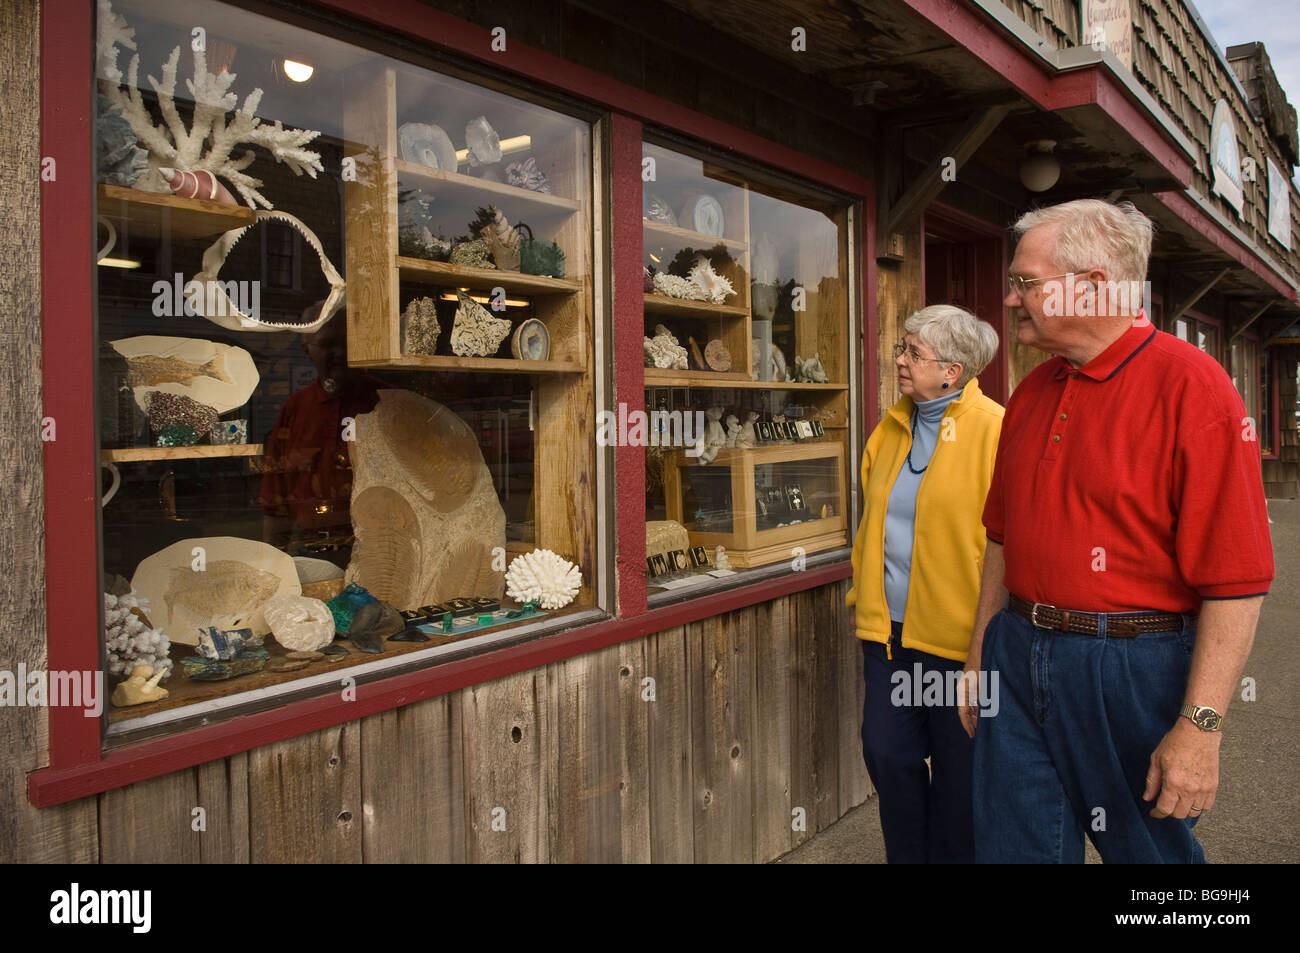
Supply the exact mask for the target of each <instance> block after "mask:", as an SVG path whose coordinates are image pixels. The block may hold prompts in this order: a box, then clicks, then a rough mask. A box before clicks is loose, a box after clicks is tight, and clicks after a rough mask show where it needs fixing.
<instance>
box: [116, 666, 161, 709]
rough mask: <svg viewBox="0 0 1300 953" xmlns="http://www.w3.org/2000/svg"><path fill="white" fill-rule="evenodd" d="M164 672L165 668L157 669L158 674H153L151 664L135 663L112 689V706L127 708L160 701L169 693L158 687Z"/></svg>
mask: <svg viewBox="0 0 1300 953" xmlns="http://www.w3.org/2000/svg"><path fill="white" fill-rule="evenodd" d="M166 674H167V669H165V668H160V669H158V674H157V675H154V673H153V666H152V665H137V666H136V667H135V668H133V669H131V675H130V677H129V678H127V680H126V681H124V682H122V683H121V684H120V685H118V686H117V688H115V689H113V698H112V702H113V704H114V706H116V707H117V708H128V707H130V706H131V705H143V704H145V703H146V702H158V701H162V700H163V699H164V698H166V697H167V696H168V694H170V693H169V692H168V691H167V689H165V688H159V687H158V683H159V682H160V681H162V678H163V676H164V675H166ZM151 676H152V677H151Z"/></svg>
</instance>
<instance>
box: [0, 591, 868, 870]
mask: <svg viewBox="0 0 1300 953" xmlns="http://www.w3.org/2000/svg"><path fill="white" fill-rule="evenodd" d="M847 586H848V582H847V581H845V582H840V583H836V584H834V585H829V586H823V587H821V588H819V589H815V590H810V591H808V592H804V593H798V594H795V595H793V596H789V597H786V598H782V599H776V600H773V601H771V602H767V603H763V604H760V605H757V606H752V607H750V608H747V609H743V610H740V611H737V612H732V613H729V614H726V615H722V616H715V617H713V618H710V619H705V620H703V621H700V622H697V623H692V624H690V625H687V626H684V627H679V628H674V629H669V630H667V631H665V632H660V633H657V634H655V635H652V636H648V637H646V638H643V639H638V640H636V641H633V642H629V643H625V644H623V645H616V646H611V647H610V648H607V649H602V650H600V651H597V652H591V653H589V654H587V655H583V656H579V657H577V658H572V659H567V660H565V661H563V662H556V663H554V664H552V665H548V666H546V667H545V668H541V669H534V670H532V671H528V672H521V673H519V674H516V675H512V676H509V677H506V678H502V679H499V680H497V681H494V682H489V683H486V684H482V685H476V686H474V687H472V688H466V689H462V690H461V691H458V692H455V693H453V694H450V695H446V696H442V697H438V698H432V699H428V700H427V701H423V702H418V703H416V704H413V705H409V706H407V707H405V708H399V709H396V710H394V711H389V712H383V713H381V714H378V715H372V716H370V717H368V718H364V719H361V720H359V721H353V722H348V723H346V724H343V725H338V726H336V727H333V728H329V729H326V730H324V731H318V732H315V733H314V734H310V735H304V736H302V737H299V738H292V739H290V740H288V741H282V742H279V743H277V744H273V745H268V746H266V747H263V748H257V749H254V750H253V751H250V752H247V753H245V754H240V755H236V756H234V757H231V758H225V759H222V760H219V761H214V762H211V763H209V764H205V765H201V766H199V767H197V768H191V769H188V770H184V771H177V772H175V773H173V774H169V775H165V776H164V777H161V778H155V779H153V780H150V781H143V782H140V783H137V784H132V785H129V786H128V787H125V788H121V789H119V790H114V791H108V792H106V793H104V794H101V795H99V796H97V797H94V798H86V799H83V800H82V801H78V802H75V803H73V804H69V805H65V806H63V807H59V808H51V809H49V810H46V811H41V812H37V811H36V810H35V809H34V808H32V807H30V805H28V804H27V802H26V797H25V795H24V794H23V791H22V788H21V786H17V787H14V786H11V787H10V789H9V791H8V792H7V796H8V797H9V800H8V801H7V802H6V805H5V806H6V807H7V808H9V809H7V810H6V811H5V812H4V813H5V815H6V816H7V817H8V818H10V821H9V822H8V823H7V824H6V827H5V837H4V838H3V840H0V860H5V861H12V860H17V859H23V860H36V861H39V860H84V861H93V860H101V861H104V862H107V863H140V862H151V863H159V862H160V863H177V862H179V863H213V862H247V861H253V862H266V863H306V862H311V863H325V862H359V861H368V862H392V861H401V862H462V861H470V862H515V861H520V862H612V863H618V862H636V863H641V862H692V861H693V862H697V863H698V862H736V863H752V862H764V861H769V860H773V859H775V858H777V857H779V856H781V855H782V854H784V853H786V852H788V851H790V850H791V849H793V848H794V847H797V846H798V845H799V844H800V843H802V842H803V841H804V840H806V839H807V838H809V837H811V836H813V835H814V834H815V833H817V832H818V831H820V830H823V829H825V828H826V827H828V826H829V825H831V824H833V823H835V821H837V820H838V819H839V818H840V817H841V816H843V815H844V813H845V812H847V811H848V810H849V809H850V808H853V807H855V806H857V805H858V804H861V803H862V802H863V801H864V800H866V798H867V797H868V795H869V793H870V790H869V783H868V779H867V775H866V769H865V767H864V765H863V762H862V753H861V746H860V741H859V729H860V721H861V712H862V662H861V659H862V653H861V651H860V649H859V646H858V641H857V639H855V638H854V637H853V633H852V613H851V611H850V610H847V609H844V608H843V602H844V595H845V592H846V590H847ZM647 679H653V682H648V681H647ZM20 767H21V766H14V771H15V774H17V775H19V776H21V770H19V768H20ZM199 807H201V808H203V812H204V813H203V818H204V824H203V827H204V829H203V830H201V831H196V830H194V827H195V826H197V825H196V824H195V823H194V819H195V813H194V809H195V808H199ZM800 808H802V811H799V810H798V809H800ZM15 817H16V818H18V819H22V821H23V823H21V824H19V825H18V826H17V827H15V824H14V818H15ZM798 817H802V818H803V819H804V823H803V825H802V826H803V829H802V830H800V829H798V827H799V826H800V825H799V824H797V823H796V819H797V818H798Z"/></svg>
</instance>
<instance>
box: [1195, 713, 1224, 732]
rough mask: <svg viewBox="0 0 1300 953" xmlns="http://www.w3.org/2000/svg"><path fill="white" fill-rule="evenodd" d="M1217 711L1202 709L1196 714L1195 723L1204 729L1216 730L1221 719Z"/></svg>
mask: <svg viewBox="0 0 1300 953" xmlns="http://www.w3.org/2000/svg"><path fill="white" fill-rule="evenodd" d="M1222 720H1223V719H1221V718H1220V717H1219V714H1218V712H1213V711H1202V712H1200V713H1199V714H1198V715H1197V716H1196V723H1197V724H1198V725H1199V726H1200V727H1201V728H1203V729H1205V730H1206V731H1217V730H1218V728H1219V723H1220V722H1221V721H1222Z"/></svg>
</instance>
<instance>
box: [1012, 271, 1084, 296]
mask: <svg viewBox="0 0 1300 953" xmlns="http://www.w3.org/2000/svg"><path fill="white" fill-rule="evenodd" d="M1072 274H1074V272H1072V271H1067V272H1066V273H1065V274H1063V275H1051V276H1050V277H1047V278H1024V277H1022V276H1020V275H1007V284H1009V285H1010V286H1011V290H1012V291H1014V292H1015V293H1016V294H1018V295H1020V296H1021V297H1022V298H1023V297H1024V296H1025V295H1027V294H1029V289H1030V288H1032V287H1033V286H1034V285H1036V284H1039V283H1040V282H1044V281H1052V280H1053V279H1055V278H1068V277H1070V275H1072Z"/></svg>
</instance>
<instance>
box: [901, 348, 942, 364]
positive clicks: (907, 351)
mask: <svg viewBox="0 0 1300 953" xmlns="http://www.w3.org/2000/svg"><path fill="white" fill-rule="evenodd" d="M900 357H901V358H903V359H904V360H905V361H907V363H909V364H920V363H922V362H924V361H934V363H936V364H948V363H951V362H949V361H945V360H943V359H942V358H938V357H922V356H921V352H920V351H918V350H917V349H916V347H915V346H909V345H906V344H895V345H894V359H895V360H897V359H898V358H900Z"/></svg>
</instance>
